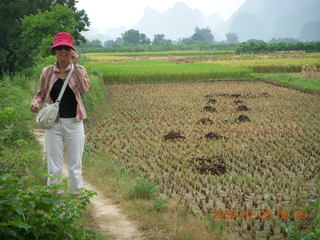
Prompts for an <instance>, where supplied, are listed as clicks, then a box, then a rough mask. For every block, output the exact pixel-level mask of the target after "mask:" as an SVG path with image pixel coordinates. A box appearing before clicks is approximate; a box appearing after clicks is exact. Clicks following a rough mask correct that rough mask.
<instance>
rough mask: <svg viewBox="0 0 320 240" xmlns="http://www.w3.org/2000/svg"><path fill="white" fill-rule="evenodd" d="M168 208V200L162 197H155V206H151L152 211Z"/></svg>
mask: <svg viewBox="0 0 320 240" xmlns="http://www.w3.org/2000/svg"><path fill="white" fill-rule="evenodd" d="M167 208H168V201H167V200H165V199H161V198H155V199H154V203H153V206H152V208H151V210H152V211H156V212H161V211H165V210H167Z"/></svg>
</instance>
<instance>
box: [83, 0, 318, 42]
mask: <svg viewBox="0 0 320 240" xmlns="http://www.w3.org/2000/svg"><path fill="white" fill-rule="evenodd" d="M319 22H320V0H247V1H245V2H244V3H243V4H242V5H241V6H240V7H239V9H238V10H237V11H236V12H235V13H233V14H232V16H231V17H230V18H229V19H228V20H227V21H223V20H222V19H221V17H220V16H219V15H218V14H216V13H212V15H210V16H205V15H203V14H202V13H201V12H200V10H198V9H191V8H190V7H189V6H188V5H186V4H185V3H182V2H178V3H175V4H174V5H173V7H172V8H169V9H168V10H166V11H164V12H158V11H157V10H155V9H152V8H146V9H145V11H144V14H143V16H142V18H141V19H140V20H139V22H138V23H136V24H135V25H134V26H133V27H131V28H134V29H136V30H139V31H140V32H141V33H144V34H146V35H147V36H148V37H149V38H150V40H153V37H154V35H155V34H165V37H166V38H169V39H171V40H178V39H181V38H185V37H190V36H191V35H192V34H193V33H194V29H195V28H196V27H200V28H204V27H209V28H210V29H211V32H212V33H213V35H214V39H215V40H216V41H222V40H225V34H226V33H228V32H233V33H236V34H237V35H238V36H239V41H241V42H242V41H246V40H248V39H261V40H265V41H269V40H271V39H272V38H295V39H300V40H304V41H312V40H317V39H318V40H319V39H320V36H319V31H320V30H319V28H318V26H319ZM126 30H129V29H126V28H124V27H119V28H113V29H107V30H105V32H104V33H103V36H102V35H100V36H99V35H97V34H94V31H91V32H90V33H89V34H88V36H90V39H92V38H93V37H100V38H104V39H109V38H112V39H115V38H116V37H120V36H121V33H124V32H125V31H126Z"/></svg>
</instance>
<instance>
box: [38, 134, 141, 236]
mask: <svg viewBox="0 0 320 240" xmlns="http://www.w3.org/2000/svg"><path fill="white" fill-rule="evenodd" d="M35 134H36V135H37V136H38V140H39V142H40V144H41V145H42V146H43V152H44V153H45V151H46V149H45V144H44V131H43V130H41V129H36V130H35ZM67 169H68V168H67V166H66V164H64V169H63V174H64V175H65V176H68V171H67ZM85 188H86V189H88V190H92V191H95V192H97V193H98V195H96V196H94V197H93V198H92V199H91V206H92V211H91V212H92V214H93V216H92V217H93V218H94V219H95V223H96V224H97V227H98V232H99V233H100V234H102V235H109V236H110V235H111V236H112V237H111V239H115V240H129V239H130V240H132V239H135V240H142V239H143V237H142V234H141V233H140V232H139V231H138V230H137V228H136V226H135V225H134V224H133V223H132V222H130V221H129V220H128V219H127V217H126V216H125V215H124V214H123V213H122V211H121V209H120V208H119V205H117V204H115V203H114V202H113V200H112V199H111V198H106V197H104V196H103V195H102V194H101V193H100V192H99V191H97V190H96V189H95V188H94V187H93V186H92V185H91V184H90V183H88V182H87V181H85ZM108 239H109V238H108Z"/></svg>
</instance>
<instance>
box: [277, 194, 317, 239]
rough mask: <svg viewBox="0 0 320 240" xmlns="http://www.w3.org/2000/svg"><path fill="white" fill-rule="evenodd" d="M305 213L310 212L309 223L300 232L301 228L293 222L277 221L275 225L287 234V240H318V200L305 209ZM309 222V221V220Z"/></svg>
mask: <svg viewBox="0 0 320 240" xmlns="http://www.w3.org/2000/svg"><path fill="white" fill-rule="evenodd" d="M305 210H306V211H307V212H312V214H313V216H311V218H312V219H311V222H308V223H307V226H304V228H307V230H304V231H302V230H301V227H299V226H298V224H297V223H295V222H289V223H286V222H282V221H277V224H278V225H279V226H280V227H281V228H283V229H284V230H285V231H286V233H287V239H288V240H301V239H303V240H318V239H320V200H318V201H316V202H314V203H313V204H311V205H310V206H308V207H306V208H305ZM309 221H310V220H309Z"/></svg>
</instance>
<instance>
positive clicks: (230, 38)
mask: <svg viewBox="0 0 320 240" xmlns="http://www.w3.org/2000/svg"><path fill="white" fill-rule="evenodd" d="M226 38H227V42H228V43H238V42H239V37H238V35H237V34H236V33H227V34H226Z"/></svg>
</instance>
